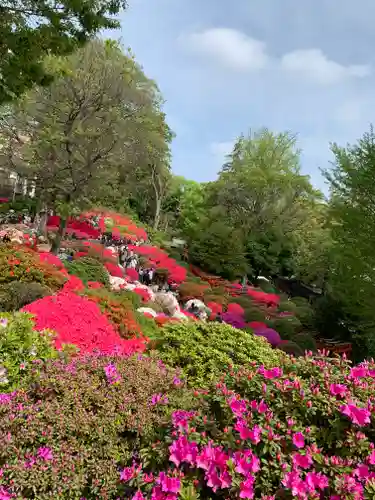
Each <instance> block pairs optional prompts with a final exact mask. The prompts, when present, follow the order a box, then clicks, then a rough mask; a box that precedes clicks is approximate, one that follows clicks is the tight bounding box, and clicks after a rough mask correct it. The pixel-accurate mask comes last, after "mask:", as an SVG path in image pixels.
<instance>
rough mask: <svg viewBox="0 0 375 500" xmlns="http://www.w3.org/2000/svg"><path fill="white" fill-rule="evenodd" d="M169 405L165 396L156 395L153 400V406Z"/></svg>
mask: <svg viewBox="0 0 375 500" xmlns="http://www.w3.org/2000/svg"><path fill="white" fill-rule="evenodd" d="M158 404H160V405H167V404H168V397H167V396H165V395H164V394H160V393H159V394H154V395H153V396H152V398H151V406H156V405H158Z"/></svg>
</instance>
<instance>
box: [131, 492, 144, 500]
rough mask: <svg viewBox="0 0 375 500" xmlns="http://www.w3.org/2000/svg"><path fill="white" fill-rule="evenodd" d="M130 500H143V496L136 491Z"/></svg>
mask: <svg viewBox="0 0 375 500" xmlns="http://www.w3.org/2000/svg"><path fill="white" fill-rule="evenodd" d="M132 500H145V497H144V496H143V494H142V492H140V491H137V493H136V494H135V495H134V496H133V498H132Z"/></svg>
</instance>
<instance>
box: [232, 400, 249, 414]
mask: <svg viewBox="0 0 375 500" xmlns="http://www.w3.org/2000/svg"><path fill="white" fill-rule="evenodd" d="M229 406H230V409H231V410H232V412H233V413H234V415H236V417H242V415H243V414H244V413H246V411H247V405H246V401H244V400H243V399H236V398H232V399H231V400H230V401H229Z"/></svg>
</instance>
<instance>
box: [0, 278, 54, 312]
mask: <svg viewBox="0 0 375 500" xmlns="http://www.w3.org/2000/svg"><path fill="white" fill-rule="evenodd" d="M46 295H52V290H50V289H49V288H48V287H47V286H44V285H41V284H40V283H22V282H21V281H12V282H11V283H7V284H6V285H2V286H0V311H18V310H19V309H21V308H22V307H24V306H26V305H27V304H31V302H34V301H35V300H38V299H41V298H43V297H45V296H46Z"/></svg>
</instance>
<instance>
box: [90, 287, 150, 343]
mask: <svg viewBox="0 0 375 500" xmlns="http://www.w3.org/2000/svg"><path fill="white" fill-rule="evenodd" d="M83 293H84V295H86V296H87V297H88V298H89V299H90V300H92V301H94V302H96V303H97V304H98V306H99V307H100V310H101V311H102V312H103V314H105V316H106V317H107V319H108V320H109V321H110V323H111V324H112V325H113V326H114V328H115V329H116V331H117V332H118V333H119V335H120V336H121V338H123V339H133V338H135V337H140V338H143V337H144V335H143V332H142V328H141V326H140V324H139V321H138V317H137V315H136V312H135V311H134V307H133V303H132V301H131V299H130V298H129V295H130V294H126V293H123V292H119V293H116V292H109V291H108V290H105V289H91V290H86V291H85V292H83ZM132 295H134V294H132Z"/></svg>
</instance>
